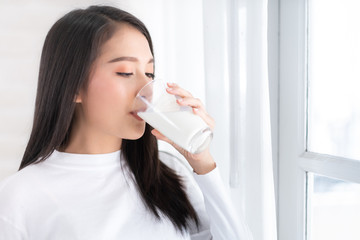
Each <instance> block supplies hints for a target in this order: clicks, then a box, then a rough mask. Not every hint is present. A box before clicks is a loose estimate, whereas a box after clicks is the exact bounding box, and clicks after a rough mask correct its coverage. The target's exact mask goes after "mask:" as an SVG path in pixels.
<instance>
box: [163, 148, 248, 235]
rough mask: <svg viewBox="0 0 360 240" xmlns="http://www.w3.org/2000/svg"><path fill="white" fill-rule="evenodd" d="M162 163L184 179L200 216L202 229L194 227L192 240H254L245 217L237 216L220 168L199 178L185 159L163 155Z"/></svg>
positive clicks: (190, 197)
mask: <svg viewBox="0 0 360 240" xmlns="http://www.w3.org/2000/svg"><path fill="white" fill-rule="evenodd" d="M161 160H162V161H163V162H164V163H165V164H166V165H167V166H169V167H170V168H172V169H173V170H175V171H176V172H177V173H178V174H179V175H180V176H182V180H183V184H184V186H185V188H186V193H187V195H188V197H189V200H190V202H191V204H192V206H193V207H194V209H195V211H196V213H197V214H198V217H199V227H198V228H197V227H196V226H194V224H193V225H192V226H190V236H191V240H252V239H253V238H252V235H251V233H250V231H249V229H248V227H247V225H246V224H245V223H244V222H243V221H242V220H241V219H242V217H241V216H238V215H237V214H236V211H235V210H234V206H233V204H232V200H231V198H230V193H229V192H228V191H227V189H226V188H225V185H224V183H223V182H222V179H221V176H220V171H219V169H218V168H217V167H216V168H215V169H214V170H212V171H211V172H209V173H207V174H205V175H197V174H196V173H194V172H193V171H192V169H191V167H190V165H189V164H188V162H187V161H186V160H185V159H181V158H178V157H175V156H173V155H171V154H169V153H165V152H161Z"/></svg>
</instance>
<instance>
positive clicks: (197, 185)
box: [0, 151, 250, 240]
mask: <svg viewBox="0 0 360 240" xmlns="http://www.w3.org/2000/svg"><path fill="white" fill-rule="evenodd" d="M120 158H121V154H120V151H117V152H113V153H107V154H70V153H64V152H58V151H55V152H54V153H53V154H52V155H51V156H50V157H49V158H48V159H47V160H45V161H43V162H41V163H38V164H32V165H30V166H28V167H26V168H24V169H23V170H21V171H19V172H17V173H15V174H14V175H12V176H10V177H8V178H6V179H5V180H3V181H2V182H1V183H0V240H50V239H51V240H80V239H81V240H95V239H96V240H100V239H101V240H115V239H129V240H144V239H156V240H160V239H164V240H178V239H179V240H180V239H192V240H200V239H201V240H205V239H214V240H220V239H221V240H238V239H239V240H240V239H241V240H248V239H250V234H249V232H248V230H247V228H246V227H245V225H244V224H243V223H242V222H241V221H239V219H240V217H239V216H237V215H236V213H235V211H234V210H233V208H232V205H231V200H230V198H229V195H228V194H227V192H226V190H225V187H224V185H223V183H222V181H221V177H220V174H219V170H218V169H217V168H216V169H214V170H213V171H211V172H210V173H208V174H206V175H197V174H196V173H192V172H191V171H189V170H188V169H187V168H186V166H185V165H184V164H183V163H182V162H181V161H180V160H179V159H176V158H175V157H173V156H172V155H169V154H166V153H160V159H161V161H163V162H164V163H165V164H166V165H168V166H169V167H171V168H172V169H174V170H175V171H176V172H177V174H179V175H180V176H181V177H182V178H183V181H184V183H185V186H186V193H187V194H188V197H189V199H190V202H191V203H192V204H193V207H194V209H195V210H196V212H197V214H198V215H199V218H200V223H201V225H200V229H199V230H198V229H197V228H196V227H195V226H193V227H191V229H190V231H189V232H188V233H180V232H179V231H177V230H176V229H175V227H174V226H173V224H172V223H171V222H170V220H169V219H168V218H166V217H162V218H161V220H160V221H158V220H156V219H155V217H154V216H153V215H152V213H151V212H149V211H148V210H147V209H146V208H145V206H144V204H143V202H142V200H141V198H140V195H139V193H138V191H137V189H136V186H135V185H134V182H133V181H132V180H131V179H130V177H129V174H130V173H129V171H127V170H126V164H124V160H123V159H120Z"/></svg>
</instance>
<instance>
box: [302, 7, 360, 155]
mask: <svg viewBox="0 0 360 240" xmlns="http://www.w3.org/2000/svg"><path fill="white" fill-rule="evenodd" d="M359 12H360V1H359V0H342V1H338V0H308V119H307V120H308V133H307V134H308V142H307V150H308V151H311V152H317V153H322V154H329V155H334V156H340V157H345V158H350V159H357V160H360V147H359V146H360V25H359V24H360V14H359Z"/></svg>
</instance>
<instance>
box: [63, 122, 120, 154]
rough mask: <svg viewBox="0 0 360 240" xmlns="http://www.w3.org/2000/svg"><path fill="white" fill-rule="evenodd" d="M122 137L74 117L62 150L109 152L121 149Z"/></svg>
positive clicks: (92, 152)
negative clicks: (67, 139) (66, 142)
mask: <svg viewBox="0 0 360 240" xmlns="http://www.w3.org/2000/svg"><path fill="white" fill-rule="evenodd" d="M121 143H122V139H121V138H119V137H116V136H114V135H110V134H107V133H105V132H103V131H101V130H100V129H97V128H96V127H94V126H91V125H90V124H88V123H86V122H85V121H83V120H82V118H81V117H80V118H78V117H75V119H74V121H73V125H72V129H71V133H70V139H69V143H68V144H67V146H65V147H64V148H63V149H60V151H62V152H67V153H79V154H102V153H111V152H115V151H118V150H120V149H121Z"/></svg>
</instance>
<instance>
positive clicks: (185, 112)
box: [135, 80, 213, 154]
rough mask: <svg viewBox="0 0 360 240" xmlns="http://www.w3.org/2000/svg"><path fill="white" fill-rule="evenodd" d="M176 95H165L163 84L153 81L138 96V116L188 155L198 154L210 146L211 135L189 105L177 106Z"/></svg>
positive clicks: (207, 127) (209, 130) (206, 126)
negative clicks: (188, 153)
mask: <svg viewBox="0 0 360 240" xmlns="http://www.w3.org/2000/svg"><path fill="white" fill-rule="evenodd" d="M177 98H179V97H177V96H175V95H172V94H169V93H167V92H166V84H165V83H164V82H162V81H160V80H153V81H151V82H149V83H148V84H146V85H145V86H144V87H143V88H142V89H141V90H140V91H139V93H138V94H137V96H136V103H135V106H136V107H135V109H136V112H137V115H138V116H139V117H140V118H142V119H143V120H144V121H145V122H147V123H148V124H150V125H151V126H152V127H153V128H155V129H157V130H158V131H159V132H161V133H162V134H163V135H165V136H166V137H167V138H169V139H170V140H172V141H173V142H174V143H176V144H177V145H179V146H180V147H182V148H184V149H185V150H187V151H188V152H190V153H194V154H196V153H200V152H202V151H203V150H205V149H206V148H207V147H208V145H209V144H210V142H211V140H212V137H213V133H212V131H211V129H210V128H209V126H208V125H207V124H206V123H205V122H204V120H203V119H202V118H201V117H199V116H197V115H195V114H194V113H193V111H192V108H191V107H189V106H180V105H179V104H178V103H177V102H176V100H177Z"/></svg>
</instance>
